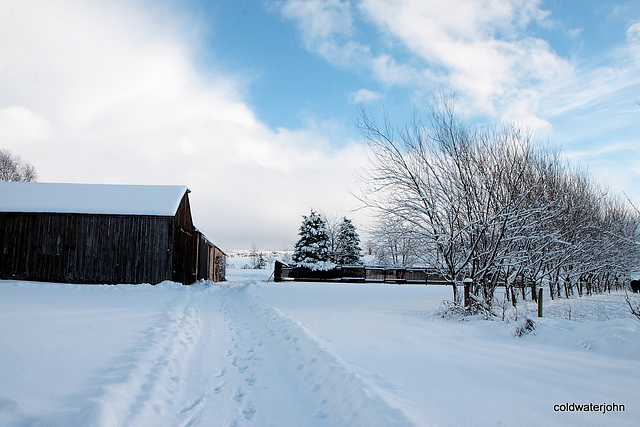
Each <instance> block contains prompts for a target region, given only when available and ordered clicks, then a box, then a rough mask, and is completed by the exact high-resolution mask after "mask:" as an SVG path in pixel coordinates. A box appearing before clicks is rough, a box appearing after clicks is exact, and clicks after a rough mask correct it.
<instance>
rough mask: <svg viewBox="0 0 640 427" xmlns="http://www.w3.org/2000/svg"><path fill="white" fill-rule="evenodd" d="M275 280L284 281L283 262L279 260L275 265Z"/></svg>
mask: <svg viewBox="0 0 640 427" xmlns="http://www.w3.org/2000/svg"><path fill="white" fill-rule="evenodd" d="M273 281H274V282H282V263H281V262H280V261H278V260H276V262H275V264H274V265H273Z"/></svg>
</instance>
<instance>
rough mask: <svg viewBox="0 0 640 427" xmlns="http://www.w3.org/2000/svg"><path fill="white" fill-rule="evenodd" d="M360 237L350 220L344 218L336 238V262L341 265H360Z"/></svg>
mask: <svg viewBox="0 0 640 427" xmlns="http://www.w3.org/2000/svg"><path fill="white" fill-rule="evenodd" d="M361 251H362V249H360V236H358V232H357V231H356V227H355V226H354V225H353V223H352V222H351V220H350V219H348V218H346V217H345V218H344V219H343V221H342V223H341V224H340V228H339V229H338V235H337V236H336V250H335V253H334V262H335V263H336V264H341V265H354V264H359V263H360V252H361Z"/></svg>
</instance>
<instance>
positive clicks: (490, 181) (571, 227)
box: [359, 94, 640, 304]
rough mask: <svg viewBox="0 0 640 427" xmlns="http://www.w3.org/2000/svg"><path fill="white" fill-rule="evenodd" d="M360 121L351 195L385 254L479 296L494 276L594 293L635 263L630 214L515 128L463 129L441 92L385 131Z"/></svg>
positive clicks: (635, 231)
mask: <svg viewBox="0 0 640 427" xmlns="http://www.w3.org/2000/svg"><path fill="white" fill-rule="evenodd" d="M359 127H360V130H361V131H362V133H363V134H364V135H365V136H366V137H367V139H368V141H369V144H370V148H371V159H370V161H371V162H370V163H371V164H370V168H369V169H368V170H367V172H366V175H365V176H364V177H363V178H364V181H365V183H366V190H365V191H364V192H363V194H362V196H361V201H362V202H363V203H364V205H365V206H367V207H370V208H372V209H373V211H374V212H375V214H376V218H377V225H376V226H375V227H374V230H373V232H372V237H373V239H374V240H375V241H376V243H377V245H378V247H379V248H382V253H383V256H385V257H387V258H388V259H389V260H391V262H392V263H394V264H397V265H408V264H423V265H428V266H431V267H436V268H438V269H439V270H440V272H441V274H443V275H444V276H445V277H446V278H448V279H449V280H450V281H451V283H452V284H453V283H455V282H456V281H459V280H460V279H461V278H471V279H473V281H474V283H475V284H477V286H476V294H477V295H478V297H479V298H480V300H481V301H482V303H483V304H490V303H491V301H492V300H493V292H494V289H495V286H496V285H497V284H505V285H506V286H507V289H508V290H510V291H511V292H508V293H507V295H511V296H514V294H515V292H514V289H519V288H520V285H529V286H533V287H534V290H535V286H541V285H545V286H548V287H549V290H550V292H551V295H552V297H553V296H560V295H564V296H567V297H568V296H569V295H570V294H572V293H574V292H577V293H582V292H586V293H589V292H594V291H595V292H598V291H602V290H604V289H610V288H611V287H617V286H622V282H623V281H624V280H625V279H626V277H627V275H628V274H630V272H632V271H634V270H635V269H637V268H638V266H639V265H640V243H639V242H640V237H639V223H640V221H639V215H638V214H637V212H635V211H634V210H632V209H631V208H630V207H629V206H628V205H627V204H626V203H625V202H624V201H622V200H621V199H619V198H615V197H613V196H611V195H610V194H609V193H608V192H607V191H606V190H604V189H603V188H601V187H599V186H598V185H596V184H595V183H594V181H593V180H592V179H591V178H590V176H589V175H588V174H587V173H586V172H584V171H581V170H578V169H576V168H575V167H572V166H571V165H570V164H568V163H567V162H566V161H563V160H562V159H561V158H560V155H559V153H558V151H557V150H553V149H550V148H549V147H547V146H545V145H543V144H540V143H539V142H537V141H535V140H534V139H533V137H532V134H531V133H528V132H526V131H524V130H523V129H522V128H521V127H519V126H516V125H513V124H510V125H503V126H499V127H497V128H491V129H478V128H474V127H472V126H471V125H470V124H469V123H468V122H466V121H465V120H463V119H462V118H461V117H460V116H459V115H458V114H457V113H456V112H455V108H454V102H453V98H452V97H451V96H448V95H442V94H441V96H440V97H439V99H438V100H437V102H436V103H435V104H434V106H433V107H432V110H431V115H430V117H429V119H428V121H426V122H424V121H420V120H418V119H417V118H414V119H413V120H412V121H411V122H410V123H408V124H407V125H406V126H405V127H404V128H403V129H401V130H396V129H395V128H393V127H392V126H391V124H390V123H389V121H388V120H385V122H384V124H383V125H382V126H378V125H377V124H376V123H375V122H374V121H373V120H371V119H370V118H369V117H368V116H367V115H366V113H365V112H364V111H362V112H361V119H360V121H359ZM522 289H524V287H522ZM453 290H454V299H456V300H457V299H458V295H457V292H456V286H453ZM514 301H515V299H514Z"/></svg>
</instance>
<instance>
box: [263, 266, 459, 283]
mask: <svg viewBox="0 0 640 427" xmlns="http://www.w3.org/2000/svg"><path fill="white" fill-rule="evenodd" d="M273 280H274V281H275V282H283V281H292V280H297V281H304V282H356V283H398V284H421V285H427V284H428V285H451V282H450V281H448V280H446V279H445V278H444V277H443V276H442V275H441V274H439V273H438V272H437V271H436V270H435V269H429V268H387V267H377V266H365V265H342V266H337V267H335V268H333V269H331V270H324V271H319V270H311V269H309V268H304V267H296V266H291V265H288V264H284V263H282V262H280V261H276V262H275V265H274V271H273Z"/></svg>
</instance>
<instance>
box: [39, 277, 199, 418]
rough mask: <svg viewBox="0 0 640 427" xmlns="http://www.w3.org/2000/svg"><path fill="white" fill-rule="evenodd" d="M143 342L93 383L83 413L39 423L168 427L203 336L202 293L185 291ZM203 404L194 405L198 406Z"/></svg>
mask: <svg viewBox="0 0 640 427" xmlns="http://www.w3.org/2000/svg"><path fill="white" fill-rule="evenodd" d="M181 291H184V292H181V293H180V295H179V296H178V297H177V298H175V299H174V300H173V301H172V302H171V304H170V306H169V307H167V309H166V311H165V312H164V313H163V314H162V315H161V316H159V318H158V320H157V321H156V322H155V323H154V324H153V325H152V326H150V327H149V328H148V329H147V330H146V331H144V333H143V338H142V339H141V340H140V341H138V343H137V344H136V345H135V346H134V347H133V348H131V349H129V350H127V351H126V352H124V353H122V354H121V355H120V356H119V357H117V358H116V359H115V360H114V361H113V363H112V364H111V365H110V366H109V367H108V368H105V369H104V370H102V371H101V372H100V373H99V375H98V376H97V377H95V378H94V379H93V380H91V383H94V384H96V386H94V387H95V389H94V390H93V391H89V392H87V393H83V395H84V396H91V398H89V399H87V400H86V401H84V402H79V403H78V407H79V410H78V409H76V410H68V411H65V412H61V413H58V414H51V415H49V416H47V417H45V418H43V419H41V420H39V421H38V422H39V423H41V424H43V425H61V426H62V425H65V426H73V425H77V426H85V425H96V426H123V425H127V426H138V425H139V426H148V425H164V424H166V417H167V416H170V415H171V414H172V412H173V411H174V410H175V409H176V408H175V404H174V402H175V401H176V400H177V399H179V397H180V392H181V387H182V381H183V375H184V372H185V370H186V366H185V365H186V359H187V355H188V354H189V353H190V352H191V350H192V349H193V346H194V343H195V342H196V341H197V339H198V334H199V330H200V313H199V311H200V309H199V296H200V295H201V293H200V292H198V291H197V290H195V289H194V290H191V289H188V288H184V289H181ZM199 403H200V402H194V406H197V405H198V404H199Z"/></svg>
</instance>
